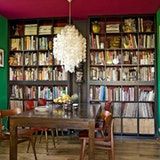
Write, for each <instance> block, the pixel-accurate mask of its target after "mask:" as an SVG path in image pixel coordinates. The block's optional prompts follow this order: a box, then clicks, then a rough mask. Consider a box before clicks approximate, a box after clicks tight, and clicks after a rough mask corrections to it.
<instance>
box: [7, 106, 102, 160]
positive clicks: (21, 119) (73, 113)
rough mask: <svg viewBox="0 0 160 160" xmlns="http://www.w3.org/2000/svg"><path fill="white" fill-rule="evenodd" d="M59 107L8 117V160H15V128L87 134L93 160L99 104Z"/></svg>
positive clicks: (90, 157) (90, 158) (89, 152)
mask: <svg viewBox="0 0 160 160" xmlns="http://www.w3.org/2000/svg"><path fill="white" fill-rule="evenodd" d="M65 107H66V108H65V109H64V107H63V106H62V107H59V106H57V105H52V106H49V107H48V110H47V111H41V110H32V111H26V112H22V113H20V114H18V115H14V116H11V117H10V133H11V134H10V160H17V153H18V149H17V127H47V128H62V129H63V128H65V129H66V128H67V129H77V130H83V129H87V130H88V131H89V132H88V133H89V148H88V149H89V150H88V156H89V158H88V159H89V160H94V159H95V155H94V136H95V133H94V131H95V121H96V117H97V114H98V112H99V108H100V105H99V104H90V105H87V104H80V105H79V106H77V107H74V106H72V105H70V106H65Z"/></svg>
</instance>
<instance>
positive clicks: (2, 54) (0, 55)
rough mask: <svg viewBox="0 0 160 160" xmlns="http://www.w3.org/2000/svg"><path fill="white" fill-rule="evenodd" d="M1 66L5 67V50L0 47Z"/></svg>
mask: <svg viewBox="0 0 160 160" xmlns="http://www.w3.org/2000/svg"><path fill="white" fill-rule="evenodd" d="M0 67H4V50H3V49H0Z"/></svg>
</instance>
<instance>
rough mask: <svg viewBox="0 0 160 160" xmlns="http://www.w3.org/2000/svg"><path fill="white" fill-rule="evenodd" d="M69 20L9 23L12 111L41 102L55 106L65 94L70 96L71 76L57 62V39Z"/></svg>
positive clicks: (36, 20) (49, 19)
mask: <svg viewBox="0 0 160 160" xmlns="http://www.w3.org/2000/svg"><path fill="white" fill-rule="evenodd" d="M67 21H68V19H67V18H48V19H24V20H10V21H9V31H10V34H9V37H10V38H9V39H10V52H9V88H10V92H9V98H10V107H11V108H14V107H17V106H19V107H20V108H22V109H24V103H25V101H26V100H28V99H32V100H34V102H35V105H37V101H38V98H45V99H46V100H47V102H48V103H51V102H52V101H53V99H54V98H57V97H58V96H61V95H62V94H64V93H66V94H70V83H69V82H70V75H69V73H66V72H65V71H64V68H63V66H61V65H60V63H59V62H58V61H57V60H56V59H55V58H54V53H53V47H54V44H53V42H54V38H55V37H56V36H57V33H59V31H60V29H61V28H63V27H64V26H65V24H67Z"/></svg>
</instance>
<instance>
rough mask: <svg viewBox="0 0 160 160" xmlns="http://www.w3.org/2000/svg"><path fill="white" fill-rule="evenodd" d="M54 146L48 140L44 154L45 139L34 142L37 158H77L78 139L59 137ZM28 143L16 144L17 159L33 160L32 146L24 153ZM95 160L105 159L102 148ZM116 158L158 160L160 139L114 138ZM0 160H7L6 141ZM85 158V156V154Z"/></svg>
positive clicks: (41, 159)
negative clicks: (47, 151)
mask: <svg viewBox="0 0 160 160" xmlns="http://www.w3.org/2000/svg"><path fill="white" fill-rule="evenodd" d="M58 143H59V144H57V145H56V148H54V147H53V144H52V142H51V139H50V141H49V153H48V155H47V154H46V150H45V141H44V139H43V140H42V142H41V143H39V142H38V143H37V144H36V151H37V156H38V160H79V151H80V143H79V139H78V138H76V137H73V136H70V137H67V136H66V137H59V140H58ZM27 144H28V143H26V142H25V143H23V144H22V143H21V144H19V145H18V160H34V156H33V154H32V148H30V152H29V153H26V148H27ZM95 154H96V160H107V155H106V153H105V151H104V150H96V151H95ZM115 154H116V155H115V156H116V160H160V140H159V141H158V140H154V139H138V140H137V139H126V138H125V139H124V138H123V139H122V138H120V137H116V139H115ZM0 160H9V145H8V142H0ZM86 160H87V156H86Z"/></svg>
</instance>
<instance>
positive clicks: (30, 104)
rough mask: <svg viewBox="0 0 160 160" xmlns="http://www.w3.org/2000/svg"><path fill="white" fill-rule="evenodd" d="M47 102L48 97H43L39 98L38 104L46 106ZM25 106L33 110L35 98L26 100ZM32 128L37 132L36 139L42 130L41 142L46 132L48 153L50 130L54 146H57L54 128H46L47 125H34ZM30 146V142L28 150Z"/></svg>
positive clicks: (27, 109)
mask: <svg viewBox="0 0 160 160" xmlns="http://www.w3.org/2000/svg"><path fill="white" fill-rule="evenodd" d="M46 103H47V102H46V99H42V98H40V99H38V106H45V105H46ZM24 106H25V110H26V111H29V110H33V109H34V107H35V105H34V101H33V100H27V101H25V105H24ZM31 129H32V130H33V131H34V132H35V135H36V136H35V137H36V139H37V136H38V132H39V131H40V132H41V136H40V141H39V142H41V139H42V136H43V133H45V140H46V151H47V153H48V131H50V132H51V135H52V141H53V145H54V147H56V144H55V136H54V130H53V129H49V128H46V127H32V128H31ZM35 143H36V140H35ZM29 147H30V144H29V145H28V149H27V152H28V151H29Z"/></svg>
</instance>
